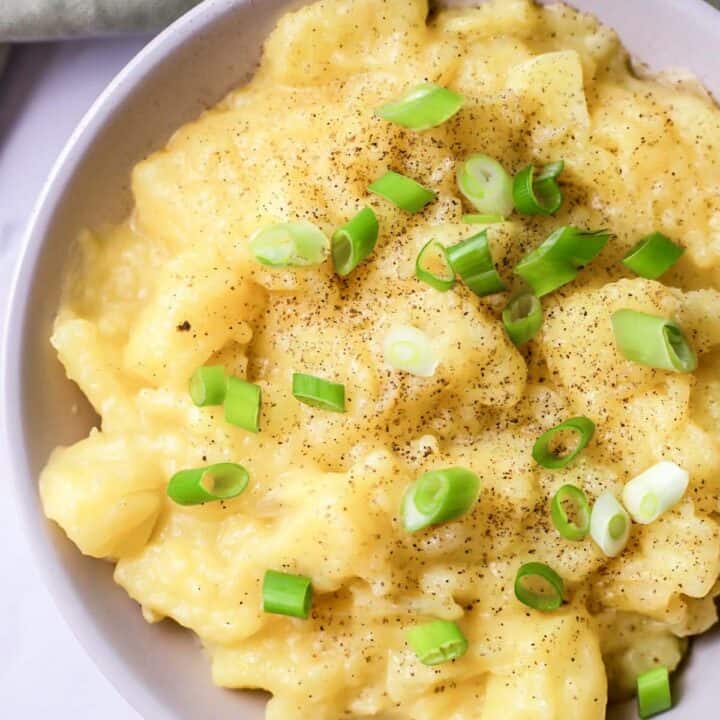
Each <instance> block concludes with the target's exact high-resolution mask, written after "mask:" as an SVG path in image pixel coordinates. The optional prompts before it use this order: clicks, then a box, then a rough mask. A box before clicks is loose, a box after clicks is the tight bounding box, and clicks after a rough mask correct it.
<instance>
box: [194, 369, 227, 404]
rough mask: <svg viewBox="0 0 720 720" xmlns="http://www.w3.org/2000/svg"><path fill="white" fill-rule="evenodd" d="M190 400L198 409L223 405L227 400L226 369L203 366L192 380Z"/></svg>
mask: <svg viewBox="0 0 720 720" xmlns="http://www.w3.org/2000/svg"><path fill="white" fill-rule="evenodd" d="M189 389H190V399H191V400H192V401H193V402H194V403H195V405H197V406H198V407H206V406H208V405H222V402H223V400H224V399H225V368H224V367H223V366H222V365H203V366H202V367H199V368H198V369H197V370H196V371H195V372H194V373H193V376H192V377H191V378H190V388H189Z"/></svg>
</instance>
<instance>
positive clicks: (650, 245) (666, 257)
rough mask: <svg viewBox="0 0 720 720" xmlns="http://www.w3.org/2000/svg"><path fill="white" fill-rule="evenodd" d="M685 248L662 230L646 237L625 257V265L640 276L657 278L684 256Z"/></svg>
mask: <svg viewBox="0 0 720 720" xmlns="http://www.w3.org/2000/svg"><path fill="white" fill-rule="evenodd" d="M684 252H685V248H682V247H680V245H677V244H676V243H674V242H673V241H672V240H671V239H670V238H669V237H667V236H666V235H663V234H662V233H661V232H654V233H651V234H650V235H647V236H646V237H644V238H643V239H642V240H640V242H639V243H638V244H637V245H635V247H633V248H632V250H630V252H629V253H628V254H627V255H626V256H625V257H624V258H623V265H625V267H628V268H630V270H632V271H633V272H634V273H636V274H638V275H640V277H644V278H648V279H649V280H657V278H659V277H660V276H661V275H662V274H663V273H665V272H667V271H668V270H669V269H670V268H671V267H672V266H673V265H674V264H675V263H676V262H677V261H678V260H679V259H680V257H681V256H682V254H683V253H684Z"/></svg>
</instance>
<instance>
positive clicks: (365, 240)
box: [331, 207, 378, 277]
mask: <svg viewBox="0 0 720 720" xmlns="http://www.w3.org/2000/svg"><path fill="white" fill-rule="evenodd" d="M377 238H378V221H377V217H376V216H375V213H374V212H373V209H372V208H369V207H366V208H363V209H362V210H361V211H360V212H359V213H358V214H357V215H355V216H354V217H353V218H351V219H350V220H349V221H348V222H347V223H345V225H343V226H342V227H340V228H338V229H337V230H336V231H335V232H334V233H333V236H332V246H331V252H332V259H333V265H334V266H335V272H336V273H337V274H338V275H340V277H345V276H346V275H349V274H350V273H351V272H352V271H353V270H354V269H355V268H356V267H357V266H358V265H359V264H360V263H361V262H362V261H363V260H365V258H366V257H368V256H369V255H370V253H372V251H373V250H374V249H375V244H376V243H377Z"/></svg>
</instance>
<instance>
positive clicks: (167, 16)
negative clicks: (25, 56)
mask: <svg viewBox="0 0 720 720" xmlns="http://www.w3.org/2000/svg"><path fill="white" fill-rule="evenodd" d="M198 2H199V0H0V41H3V40H10V41H13V40H47V39H51V38H66V37H82V36H91V35H113V34H117V33H122V32H143V31H144V32H150V31H153V30H159V29H160V28H162V27H164V26H165V25H167V24H168V23H170V22H172V21H173V20H175V19H176V18H178V17H180V15H182V14H183V13H184V12H186V11H187V10H189V9H190V8H191V7H192V6H193V5H196V4H197V3H198Z"/></svg>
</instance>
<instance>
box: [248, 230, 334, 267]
mask: <svg viewBox="0 0 720 720" xmlns="http://www.w3.org/2000/svg"><path fill="white" fill-rule="evenodd" d="M249 245H250V251H251V252H252V254H253V255H254V256H255V259H256V260H257V261H258V262H260V263H262V264H263V265H271V266H272V267H301V266H304V265H319V264H320V263H321V262H324V261H325V258H326V257H327V254H328V250H329V245H330V243H329V242H328V239H327V237H326V236H325V234H324V233H323V232H322V231H321V230H320V229H319V228H317V227H315V225H313V224H312V223H310V222H308V221H307V220H301V221H300V222H287V223H278V224H276V225H269V226H268V227H266V228H263V229H262V230H259V231H258V232H256V233H255V234H254V235H253V236H252V238H250V243H249Z"/></svg>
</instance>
